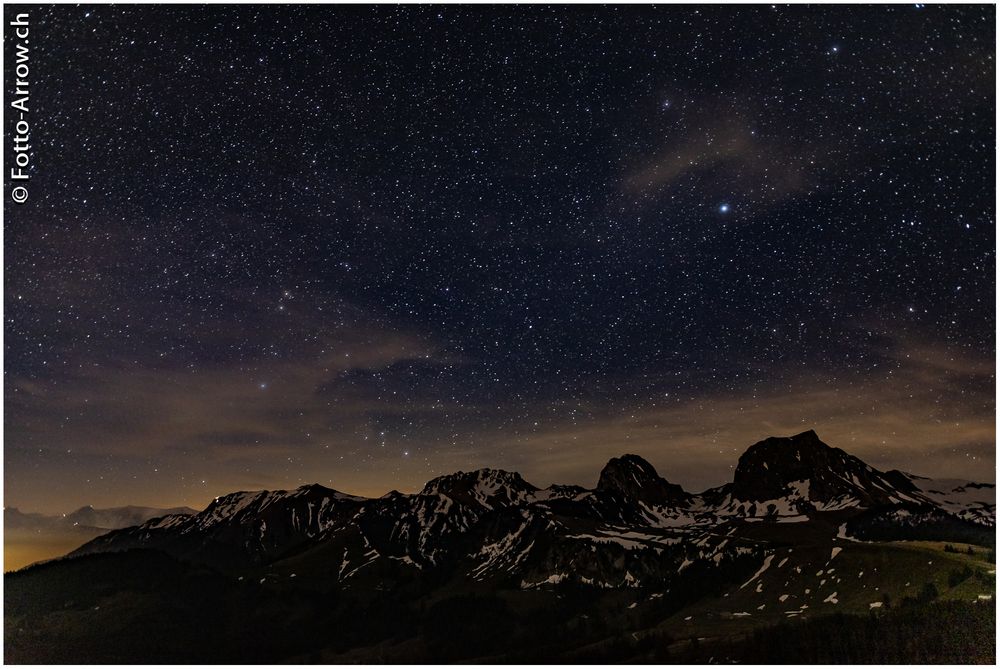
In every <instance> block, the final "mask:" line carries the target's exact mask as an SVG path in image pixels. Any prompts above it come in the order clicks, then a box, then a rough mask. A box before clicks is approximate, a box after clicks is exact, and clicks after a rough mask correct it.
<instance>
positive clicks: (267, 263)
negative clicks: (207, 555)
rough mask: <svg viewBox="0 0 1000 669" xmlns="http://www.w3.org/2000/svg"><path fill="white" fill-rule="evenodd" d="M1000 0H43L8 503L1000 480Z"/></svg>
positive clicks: (11, 234) (9, 287)
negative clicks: (602, 477)
mask: <svg viewBox="0 0 1000 669" xmlns="http://www.w3.org/2000/svg"><path fill="white" fill-rule="evenodd" d="M5 11H6V12H7V13H8V14H10V13H11V11H12V8H11V7H8V8H7V9H6V10H5ZM19 11H23V9H21V10H19ZM994 12H995V10H994V8H993V7H992V6H975V7H959V6H942V7H930V6H928V7H922V6H914V5H895V6H891V7H874V8H872V7H861V6H850V7H839V6H838V7H832V6H831V7H822V8H820V7H805V6H793V7H779V8H772V7H769V6H768V7H750V6H741V7H734V6H711V7H698V8H692V7H685V6H657V7H618V8H601V7H595V6H587V7H584V6H577V7H561V8H544V7H538V6H531V7H529V6H521V7H506V8H497V7H486V6H478V7H449V6H443V7H435V6H423V7H417V6H408V7H391V6H379V7H361V6H349V7H332V6H310V7H290V6H284V7H270V8H269V7H259V6H242V7H219V6H215V7H205V8H196V7H180V6H173V7H157V8H149V7H134V6H119V7H108V6H100V7H70V6H55V7H47V8H35V9H31V10H29V13H30V16H31V22H32V44H31V46H32V52H31V53H32V56H31V57H32V61H31V66H32V68H31V72H32V83H31V85H32V88H31V96H32V97H31V101H32V133H33V134H32V145H33V154H32V165H33V167H32V169H33V172H32V176H31V198H30V199H29V201H28V202H27V203H26V204H24V205H22V206H17V205H13V204H11V203H10V202H9V201H5V204H4V207H5V213H6V219H5V220H6V224H5V235H6V237H5V253H6V265H5V270H6V275H5V278H6V299H5V307H6V321H5V334H6V340H5V341H6V365H5V391H6V395H5V409H6V413H5V439H4V446H5V456H4V457H5V484H6V493H5V494H6V503H7V504H8V505H11V504H13V505H17V506H20V507H22V508H25V509H31V510H36V509H37V510H44V511H66V510H69V509H71V508H74V507H75V506H79V505H81V504H84V503H93V504H95V505H102V504H103V505H111V504H125V503H137V504H138V503H141V504H163V505H168V504H189V505H192V506H201V505H203V504H205V503H206V502H207V500H209V499H211V498H212V497H213V496H215V495H218V494H222V493H225V492H229V491H231V490H237V489H259V488H275V487H278V488H282V487H290V486H296V485H300V484H302V483H305V482H313V481H318V482H321V483H323V484H325V485H329V486H331V487H335V488H338V489H341V490H344V491H347V492H352V493H360V494H382V493H383V492H385V491H387V490H389V489H391V488H398V489H400V490H414V489H416V488H418V487H419V486H420V485H421V484H422V483H423V482H424V481H425V480H427V479H428V478H430V477H432V476H434V475H436V474H439V473H442V472H449V471H454V470H458V469H470V468H475V467H483V466H493V467H503V468H507V469H516V470H518V471H521V472H522V473H523V474H524V476H525V477H526V478H527V479H528V480H530V481H532V482H533V483H536V484H539V485H545V484H548V483H551V482H573V483H582V484H587V485H592V484H593V482H594V481H595V480H596V476H597V472H598V471H599V469H600V466H601V464H603V462H604V461H606V459H607V458H608V457H610V456H613V455H620V454H621V453H624V452H638V453H640V454H642V455H643V456H644V457H646V458H647V459H649V460H650V461H651V462H653V463H654V464H655V465H656V466H657V468H658V469H659V470H660V472H661V473H662V474H663V475H664V476H666V477H667V478H668V479H670V480H672V481H676V482H679V483H681V484H683V485H684V486H685V487H688V488H691V489H698V488H701V487H707V486H709V485H717V484H719V483H722V482H724V481H725V480H727V479H728V478H729V476H730V473H731V472H730V467H731V466H733V465H734V464H735V462H736V458H737V457H738V456H739V454H740V453H741V452H742V451H743V450H744V449H745V448H746V447H747V446H748V445H749V444H751V443H753V442H755V441H757V440H759V439H762V438H764V437H766V436H768V435H771V434H791V433H793V432H798V431H801V430H802V429H806V428H815V429H816V430H817V431H818V432H819V434H820V437H821V438H823V439H824V440H825V441H826V442H828V443H830V444H831V445H834V446H839V447H841V448H844V449H845V450H848V451H849V452H852V453H854V454H856V455H859V456H861V457H863V458H864V459H866V461H868V462H870V463H871V464H873V465H875V466H883V467H899V468H903V469H906V470H909V471H913V472H915V473H932V474H935V475H938V474H940V475H955V476H966V477H971V478H975V479H979V480H988V481H992V480H994V476H995V472H994V467H995V457H994V439H995V424H994V414H993V411H994V398H993V387H994V385H993V384H994V362H993V360H994V328H995V313H994V300H995V293H994V291H995V284H994V268H995V264H994V263H995V257H994V248H995V232H994V230H995V229H994V184H995V170H994V146H995V139H994V117H995V111H994V110H995V97H994V95H995V94H994V79H995V70H994V68H995V64H994V60H993V53H994V48H995V34H994ZM9 48H10V46H9V45H8V49H9ZM8 60H9V55H8Z"/></svg>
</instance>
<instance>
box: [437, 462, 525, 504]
mask: <svg viewBox="0 0 1000 669" xmlns="http://www.w3.org/2000/svg"><path fill="white" fill-rule="evenodd" d="M536 490H538V488H536V487H535V486H533V485H531V484H530V483H528V482H527V481H525V480H524V479H523V478H521V475H520V474H518V473H517V472H509V471H506V470H503V469H489V468H484V469H477V470H474V471H471V472H462V471H460V472H455V473H454V474H446V475H444V476H438V477H437V478H434V479H431V480H430V481H428V482H427V484H426V485H425V486H424V488H423V490H421V491H420V494H421V495H446V496H448V497H450V498H452V499H454V500H456V501H459V502H463V503H466V504H471V505H478V506H485V507H487V508H497V507H504V506H510V505H511V504H514V503H517V502H520V501H523V500H524V499H525V498H526V497H527V496H528V495H530V494H531V493H533V492H535V491H536Z"/></svg>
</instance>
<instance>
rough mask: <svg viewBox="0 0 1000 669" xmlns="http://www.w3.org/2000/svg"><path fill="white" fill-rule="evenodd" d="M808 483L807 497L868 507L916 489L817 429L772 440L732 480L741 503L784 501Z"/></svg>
mask: <svg viewBox="0 0 1000 669" xmlns="http://www.w3.org/2000/svg"><path fill="white" fill-rule="evenodd" d="M802 482H808V491H809V492H808V498H809V500H811V501H814V502H830V501H832V500H834V499H838V498H844V499H846V498H851V499H854V500H857V501H859V502H863V503H865V504H878V503H883V502H886V501H890V502H898V501H900V499H901V498H903V497H905V496H906V494H907V493H912V492H915V491H916V488H915V487H914V486H913V485H912V484H911V483H910V482H909V481H907V480H906V479H905V478H904V477H897V476H893V475H891V474H886V473H885V472H881V471H879V470H877V469H875V468H873V467H871V466H869V465H867V464H865V463H864V462H863V461H862V460H860V459H859V458H856V457H854V456H853V455H849V454H848V453H845V452H844V451H842V450H841V449H839V448H833V447H831V446H828V445H827V444H825V443H823V441H822V440H821V439H820V438H819V435H817V434H816V432H815V431H813V430H808V431H806V432H801V433H799V434H796V435H793V436H791V437H768V438H767V439H764V440H763V441H759V442H757V443H756V444H754V445H753V446H751V447H750V448H748V449H747V450H746V452H745V453H743V455H742V456H740V459H739V462H738V463H737V465H736V472H735V474H734V476H733V485H732V493H733V496H734V497H736V498H737V499H743V500H752V501H761V500H771V499H778V498H781V497H784V496H786V495H788V494H789V491H790V490H791V489H792V488H793V487H798V488H799V489H801V488H802V486H801V485H798V486H794V485H792V484H801V483H802Z"/></svg>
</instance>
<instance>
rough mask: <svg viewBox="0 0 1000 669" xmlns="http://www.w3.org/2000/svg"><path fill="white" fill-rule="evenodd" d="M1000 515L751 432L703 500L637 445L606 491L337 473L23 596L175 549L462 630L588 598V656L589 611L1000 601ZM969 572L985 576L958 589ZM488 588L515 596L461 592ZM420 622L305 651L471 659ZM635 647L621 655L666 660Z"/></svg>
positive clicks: (31, 575)
mask: <svg viewBox="0 0 1000 669" xmlns="http://www.w3.org/2000/svg"><path fill="white" fill-rule="evenodd" d="M78 513H79V512H78ZM81 515H82V516H86V514H81ZM994 524H995V486H994V485H993V484H986V483H973V482H965V481H954V480H933V479H928V478H924V477H920V476H915V475H913V474H908V473H904V472H901V471H895V470H893V471H880V470H878V469H875V468H873V467H871V466H870V465H868V464H866V463H865V462H863V461H862V460H860V459H858V458H857V457H854V456H852V455H850V454H848V453H846V452H844V451H842V450H840V449H838V448H833V447H830V446H828V445H827V444H825V443H823V442H822V441H821V440H820V438H819V437H818V436H817V435H816V433H815V432H813V431H807V432H803V433H801V434H797V435H794V436H791V437H771V438H768V439H765V440H763V441H760V442H758V443H756V444H754V445H752V446H751V447H750V448H749V449H747V451H746V452H745V453H744V454H743V455H742V456H741V457H740V458H739V461H738V463H737V465H736V468H735V471H734V475H733V480H732V482H730V483H727V484H725V485H723V486H720V487H717V488H712V489H709V490H706V491H703V492H699V493H691V492H688V491H685V490H684V489H683V488H682V487H681V486H680V485H677V484H675V483H671V482H670V481H668V480H667V479H665V478H664V477H663V476H661V475H660V474H659V473H658V472H657V471H656V469H655V468H654V467H653V466H652V465H651V464H650V463H649V462H647V461H646V460H644V459H643V458H642V457H640V456H638V455H633V454H627V455H623V456H621V457H617V458H613V459H612V460H610V461H609V462H608V463H607V465H606V466H605V467H604V468H603V470H602V471H601V472H600V476H599V479H598V484H597V486H596V488H593V489H587V488H583V487H579V486H572V485H552V486H549V487H547V488H539V487H537V486H534V485H532V484H531V483H529V482H527V481H525V480H524V479H523V478H522V477H521V475H520V474H517V473H516V472H508V471H504V470H499V469H480V470H476V471H471V472H456V473H454V474H449V475H445V476H440V477H437V478H435V479H433V480H431V481H429V482H428V483H427V484H426V485H425V486H424V488H423V489H422V490H421V491H420V492H418V493H415V494H403V493H400V492H397V491H392V492H389V493H387V494H386V495H383V496H382V497H378V498H362V497H357V496H354V495H349V494H345V493H342V492H338V491H336V490H333V489H330V488H326V487H323V486H320V485H308V486H303V487H300V488H296V489H294V490H287V491H285V490H277V491H257V492H234V493H230V494H226V495H223V496H220V497H218V498H216V499H215V500H214V501H213V502H212V503H211V504H210V505H209V506H208V507H207V508H206V509H204V510H203V511H200V512H192V511H191V510H188V509H184V510H181V512H178V513H166V514H163V515H159V516H158V517H155V518H150V519H146V520H143V521H142V522H137V523H136V524H134V525H131V526H128V527H123V528H120V529H115V530H112V531H110V532H107V533H105V534H102V535H101V536H98V537H96V538H94V539H92V540H90V541H88V542H87V543H85V544H84V545H82V546H80V547H79V548H78V549H76V550H74V551H72V552H71V553H70V554H69V555H68V556H67V557H66V558H65V559H63V560H59V561H56V562H54V563H51V564H50V565H45V566H44V567H45V569H42V568H34V569H28V570H23V571H22V572H18V573H17V574H14V575H12V577H11V578H9V579H8V583H7V592H8V593H9V592H11V589H12V587H13V589H14V590H16V589H17V587H18V585H19V584H23V585H24V587H29V585H30V588H29V589H31V588H41V589H42V590H43V591H44V590H45V588H46V584H47V583H49V582H50V580H51V578H52V574H57V573H60V572H65V574H70V573H74V572H76V571H79V570H83V569H90V567H86V568H85V567H84V566H82V565H92V564H107V565H112V564H116V565H117V564H118V563H117V562H115V561H116V560H129V561H136V560H139V561H140V563H138V564H141V565H148V564H151V563H152V562H151V561H162V560H168V561H169V564H170V565H174V566H171V567H169V568H166V567H165V568H164V569H166V570H167V571H169V570H170V569H182V570H184V569H207V570H209V571H208V572H206V573H211V574H214V575H216V577H218V578H220V579H222V581H224V582H225V583H226V584H238V586H236V585H226V586H224V587H226V588H228V587H240V588H248V587H252V588H254V592H255V593H258V594H259V593H260V592H270V593H272V594H273V593H276V592H280V593H284V595H285V596H292V595H290V594H289V593H295V594H294V596H295V597H306V598H308V597H312V596H314V595H316V593H336V596H337V597H339V598H341V599H344V598H348V599H350V598H355V599H356V601H357V602H362V603H360V604H357V606H361V607H364V606H375V604H374V602H376V601H383V602H386V603H387V605H389V604H391V603H395V604H396V606H397V607H398V608H400V609H402V610H404V611H408V612H411V613H413V615H414V616H416V618H415V619H418V618H419V617H420V616H423V615H424V614H425V613H427V611H428V607H430V610H436V609H435V607H438V606H443V602H453V601H457V602H459V603H458V604H454V606H453V609H454V610H452V609H447V607H446V612H448V611H450V613H447V616H446V619H447V620H450V621H451V623H450V624H452V625H457V626H459V627H461V626H462V625H463V624H466V621H465V620H464V614H462V613H456V611H459V612H463V611H465V610H466V608H469V607H471V609H473V610H474V611H475V615H477V616H481V615H484V614H483V613H482V609H483V607H484V606H485V607H486V608H489V607H490V606H493V607H494V608H495V607H500V608H503V607H514V608H523V609H524V610H525V611H528V612H532V611H536V612H537V611H539V610H545V611H549V610H550V609H551V607H556V608H558V607H561V606H563V605H564V604H565V603H566V602H568V601H570V600H575V599H578V598H580V597H583V598H584V599H586V600H587V604H586V605H585V606H584V605H582V604H581V606H583V608H582V609H580V610H581V611H588V610H589V611H590V612H589V613H583V614H579V615H583V616H584V618H583V619H581V620H579V621H578V622H577V623H574V625H575V626H570V624H569V623H568V622H566V621H560V623H559V624H557V625H555V629H559V630H562V632H561V633H563V634H566V635H569V636H571V637H574V636H579V639H578V642H577V643H575V644H569V645H567V646H566V647H561V646H560V649H559V650H558V654H557V655H556V656H557V657H559V658H561V659H563V660H573V659H574V658H576V659H580V657H578V656H576V655H574V653H578V652H583V651H580V650H579V648H580V647H587V648H592V647H593V644H597V647H602V646H601V645H600V644H602V643H604V644H610V643H612V641H609V637H608V630H606V629H605V630H603V631H601V630H600V629H597V628H593V625H594V623H593V622H592V618H590V617H589V616H602V617H605V618H608V619H615V618H620V619H623V620H625V621H626V622H623V623H621V625H622V626H624V628H625V629H633V628H634V630H633V631H632V632H631V634H632V635H633V637H632V642H629V643H633V642H636V641H637V640H639V639H642V638H653V637H650V635H651V634H653V635H654V636H655V635H656V634H661V635H662V634H666V633H667V631H668V630H669V633H670V634H671V635H672V636H671V638H672V639H674V642H673V643H674V645H676V643H679V642H677V641H676V636H675V635H676V634H678V630H680V634H681V636H682V637H683V638H688V637H690V638H693V639H698V638H719V639H726V640H728V641H727V643H729V642H731V641H732V640H733V639H734V638H736V637H734V634H744V635H745V634H746V630H747V629H750V628H758V627H760V626H764V625H775V624H779V623H785V622H787V621H789V620H791V619H796V620H801V619H811V618H814V617H815V616H816V615H818V614H820V613H833V612H846V613H864V614H867V613H869V612H874V611H877V610H880V609H882V607H883V606H885V608H886V609H888V608H889V605H888V604H889V601H890V600H889V599H886V597H892V598H895V599H897V600H900V601H907V600H909V601H917V600H918V599H919V598H920V597H921V596H925V595H921V592H924V590H926V591H927V592H929V590H927V589H926V587H925V586H928V585H930V586H931V587H933V588H935V590H936V591H937V592H938V593H939V594H940V593H941V591H942V590H947V592H945V594H944V595H943V598H944V599H955V600H961V601H968V602H970V603H971V602H979V601H981V600H984V599H992V597H993V592H994V590H995V576H994V574H995V569H991V564H990V563H989V560H990V559H994V558H992V555H993V553H992V547H993V546H994V541H995V540H994V533H995V529H994ZM943 542H947V543H943ZM955 545H959V546H961V547H962V550H964V551H965V553H964V555H962V556H961V560H967V559H968V560H972V562H969V563H968V564H966V563H965V562H961V561H960V560H959V557H956V556H957V553H958V549H956V548H955ZM946 547H947V548H948V549H950V550H946ZM928 555H931V556H932V557H931V558H930V559H929V561H928V560H926V559H925V558H927V557H928ZM151 556H158V557H151ZM102 560H103V562H101V561H102ZM935 560H937V561H938V565H937V566H935V564H934V563H935ZM95 561H96V562H95ZM924 562H927V565H924ZM129 564H133V562H129ZM178 565H189V566H188V567H181V566H178ZM119 568H120V565H119V566H118V567H115V569H119ZM880 569H881V572H880ZM961 569H969V570H971V571H969V572H968V573H966V572H964V571H961V574H964V578H962V579H961V581H960V582H959V583H956V584H954V585H952V586H950V587H948V588H946V587H945V582H946V581H947V582H948V583H950V581H949V580H948V579H951V580H954V578H955V577H953V576H952V575H951V573H952V571H955V570H961ZM184 573H187V572H184ZM199 573H200V572H199ZM866 574H867V576H866ZM906 576H910V578H905V577H906ZM161 577H162V576H161ZM60 578H63V579H64V578H65V577H62V576H61V577H60ZM88 578H91V579H92V578H93V575H91V576H89V577H88ZM108 578H110V576H109V577H108ZM18 579H20V580H18ZM63 582H64V580H63ZM939 586H940V587H939ZM81 587H82V586H81ZM114 587H119V586H117V585H116V586H114ZM136 587H138V586H136ZM143 587H145V586H143ZM220 587H222V586H220ZM120 588H122V589H127V588H126V587H125V586H120ZM921 588H924V590H920V589H921ZM112 589H114V588H112ZM484 593H489V594H488V595H486V594H484ZM925 594H926V593H925ZM331 596H332V595H331ZM476 596H487V597H499V600H498V601H499V602H500V603H499V604H497V602H496V601H493V600H489V601H490V602H493V603H492V604H488V603H487V604H484V603H483V602H479V601H477V602H475V603H473V604H470V603H469V602H470V601H473V600H468V599H462V598H463V597H464V598H468V597H476ZM387 598H388V599H387ZM925 598H926V597H925ZM560 600H561V601H560ZM95 601H96V600H95ZM286 601H287V600H286ZM310 601H311V600H310ZM344 601H346V600H344ZM352 601H353V600H352ZM8 602H10V600H8ZM310 606H311V604H310ZM449 606H451V605H449ZM455 607H457V608H455ZM538 607H542V608H541V609H539V608H538ZM545 607H549V608H545ZM588 607H591V608H588ZM609 607H611V608H613V609H614V615H613V616H612V615H611V614H610V613H609ZM8 608H9V607H8ZM16 608H17V607H16V606H15V609H16ZM983 608H984V607H981V606H980V609H983ZM504 610H506V609H504ZM38 613H39V615H41V614H42V613H44V612H38ZM324 615H334V614H333V613H330V612H327V613H325V614H324ZM338 615H339V614H338ZM393 615H402V614H400V613H399V612H396V613H394V614H393ZM519 615H520V614H519ZM524 615H531V614H530V613H526V614H524ZM539 615H540V614H539ZM575 615H577V614H574V615H573V616H570V617H571V618H573V619H574V620H575V619H576V618H575V617H574V616H575ZM314 617H315V616H314ZM487 617H488V616H487ZM501 617H502V616H501ZM337 621H338V624H341V625H343V628H344V629H345V630H346V629H348V628H350V625H349V624H348V623H347V622H346V621H344V620H343V619H341V618H337ZM414 624H416V623H414ZM421 624H426V623H421ZM507 624H510V621H507ZM43 626H44V625H43ZM375 627H377V625H375ZM564 627H565V629H564ZM592 628H593V629H592ZM406 629H409V628H408V627H407V623H399V624H398V626H397V627H396V628H390V630H387V631H386V632H385V634H383V635H382V637H380V638H378V639H375V640H372V639H367V638H364V637H365V634H367V633H368V632H370V630H368V631H364V632H363V631H360V630H359V631H357V632H356V634H355V635H354V636H351V635H350V634H348V633H347V632H346V631H345V632H344V634H345V635H347V638H350V639H352V640H353V641H351V642H346V641H344V640H343V639H341V640H340V641H329V642H319V643H316V642H314V641H311V642H310V643H308V644H306V647H308V648H310V649H312V652H313V653H315V655H314V656H308V657H303V656H299V657H298V660H299V661H310V660H317V659H322V660H323V661H333V660H335V661H338V662H339V661H371V660H372V659H373V657H377V658H381V659H384V660H387V661H392V660H400V659H402V658H404V657H406V656H407V655H406V654H407V653H412V652H417V651H414V650H413V648H410V650H406V649H407V648H409V646H408V645H407V644H410V645H412V644H417V648H419V652H418V655H419V653H420V652H422V653H426V654H427V659H428V660H429V661H438V660H442V659H443V660H449V659H468V657H464V656H462V655H461V653H460V654H459V656H457V657H453V656H452V655H450V654H449V653H453V652H455V651H454V648H455V646H454V645H453V646H449V647H448V648H449V649H450V650H444V649H443V647H438V646H435V645H434V642H433V640H434V638H435V637H434V635H433V633H431V632H429V631H427V630H426V629H423V628H420V629H422V630H423V631H420V630H417V631H414V632H413V637H412V639H410V640H407V639H406V638H404V639H402V640H400V639H398V636H399V635H400V633H401V632H400V630H406ZM657 630H658V631H657ZM734 630H736V631H734ZM524 634H525V635H528V636H530V634H529V632H527V631H525V632H524ZM602 634H604V636H603V637H602ZM692 635H693V636H692ZM376 636H378V635H377V634H376ZM404 636H405V634H404ZM468 636H469V637H475V634H474V633H472V632H470V633H469V635H468ZM528 636H526V637H525V638H526V639H527V638H528ZM282 637H283V638H286V637H287V634H286V633H282ZM358 638H360V639H361V640H360V641H359V640H358ZM531 638H534V637H531ZM657 638H658V637H657ZM741 638H742V637H741ZM413 639H416V640H417V641H414V640H413ZM583 639H585V640H586V643H584V642H583V641H582V640H583ZM13 642H14V644H15V648H16V647H18V639H17V638H16V637H15V638H13ZM482 643H486V642H482ZM482 643H480V644H478V645H475V647H474V648H472V647H470V650H469V651H468V652H470V653H472V655H471V656H470V657H475V658H476V659H487V658H491V659H493V660H497V661H508V660H510V657H509V656H507V655H503V653H502V652H501V654H500V655H496V652H500V651H502V650H503V649H502V648H497V649H493V650H489V649H488V648H487V646H488V645H489V644H487V646H483V645H482ZM538 643H539V642H537V641H531V642H529V641H525V648H528V649H531V648H534V649H535V650H538V649H539V647H538ZM546 643H548V642H546ZM400 644H402V645H400ZM532 644H534V645H532ZM460 645H461V644H460ZM8 647H10V645H9V644H8ZM23 647H24V646H23V640H22V645H21V648H23ZM218 647H221V646H218ZM306 647H298V646H295V645H294V644H290V645H288V646H287V647H283V650H282V651H281V653H284V655H282V654H281V653H279V654H277V655H273V656H271V658H272V659H287V658H288V657H296V655H295V650H296V649H298V650H301V651H303V652H304V651H305V648H306ZM373 648H377V651H375V650H373ZM364 649H367V650H364ZM675 650H676V649H675ZM689 650H690V649H689ZM494 651H496V652H494ZM232 652H236V651H232ZM376 652H377V654H376V655H374V656H373V655H372V654H371V653H376ZM552 652H553V653H556V651H555V650H553V651H552ZM601 652H605V651H601ZM629 652H630V653H633V654H632V655H628V654H625V655H622V654H621V653H619V654H618V655H615V654H613V653H612V655H609V656H607V657H606V658H605V659H617V660H621V659H629V658H631V659H633V660H635V661H644V660H647V659H651V658H652V659H655V658H656V657H659V656H655V654H654V655H651V656H649V657H646V656H636V655H635V654H634V653H635V650H634V649H632V650H631V651H629ZM691 652H695V651H694V650H692V651H691ZM731 652H732V653H733V654H735V655H737V656H738V655H739V653H740V652H741V651H739V650H732V651H731ZM365 653H368V654H365ZM477 653H478V654H477ZM96 657H97V659H107V657H106V656H103V655H100V654H98V656H96ZM582 657H589V656H582ZM692 657H694V658H695V659H697V658H698V657H699V656H698V655H697V653H696V654H695V655H693V656H692ZM866 657H868V659H870V656H866ZM545 658H546V659H551V658H549V657H548V656H545ZM222 659H223V660H227V661H228V660H233V659H234V657H233V655H232V654H230V655H226V656H222ZM659 659H662V657H660V658H659ZM737 659H738V658H737ZM861 659H865V658H864V657H862V658H861Z"/></svg>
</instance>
